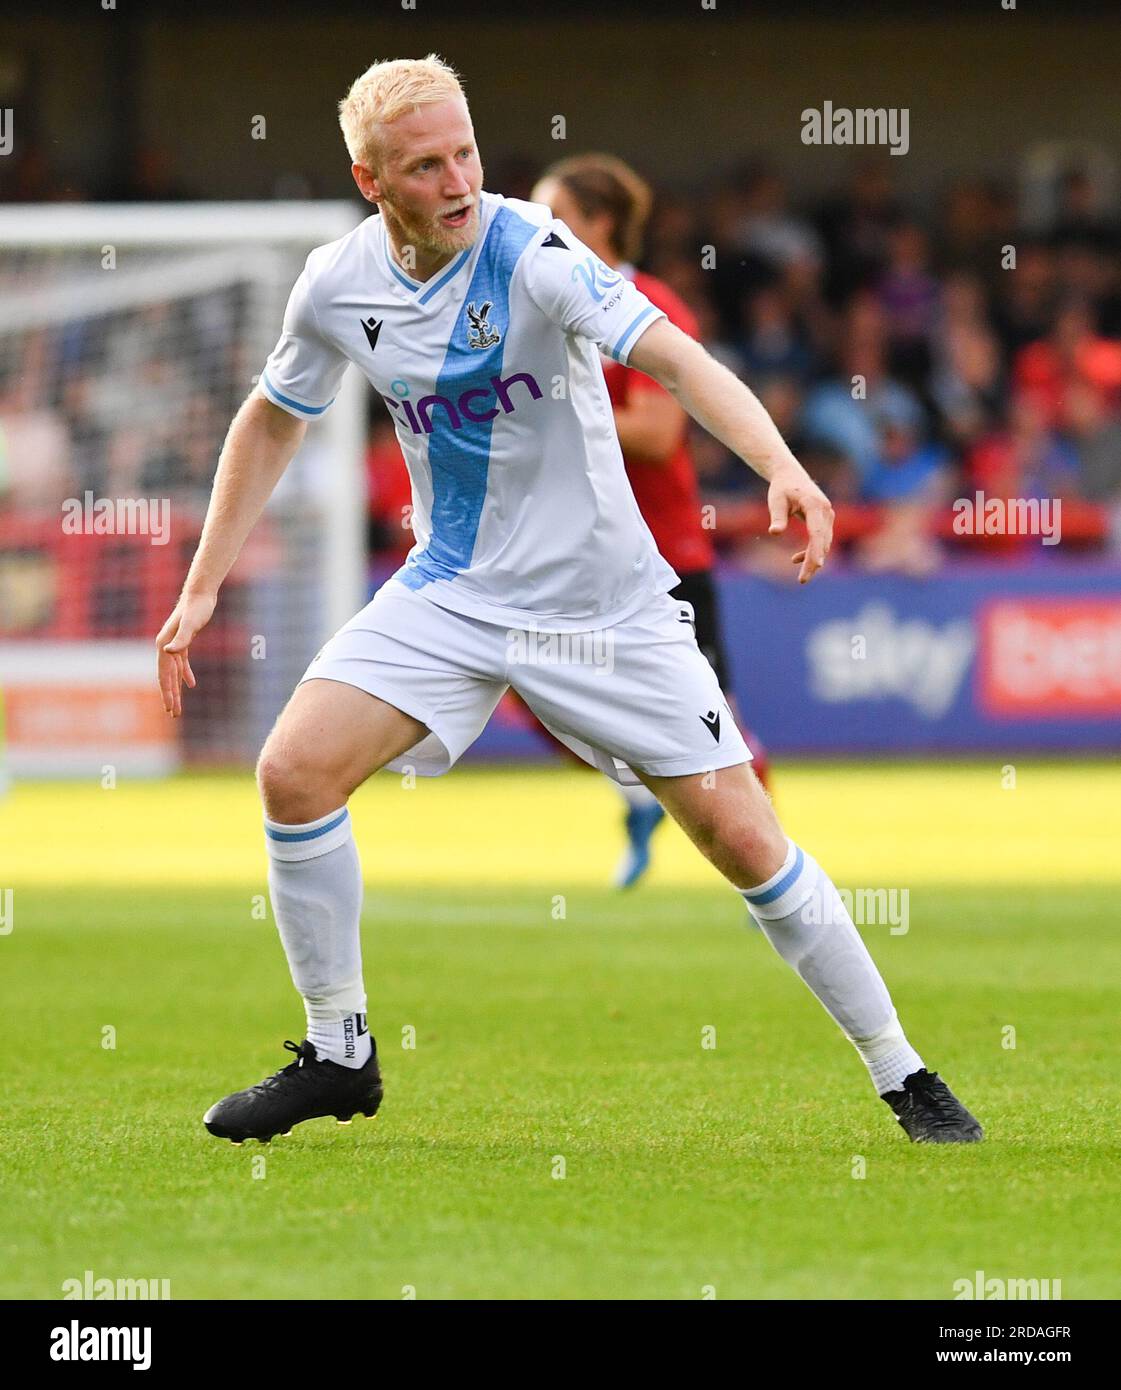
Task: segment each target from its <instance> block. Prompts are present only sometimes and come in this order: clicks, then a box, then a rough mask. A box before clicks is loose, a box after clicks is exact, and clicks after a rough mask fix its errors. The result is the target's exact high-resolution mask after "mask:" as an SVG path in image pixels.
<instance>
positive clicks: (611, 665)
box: [506, 627, 615, 676]
mask: <svg viewBox="0 0 1121 1390" xmlns="http://www.w3.org/2000/svg"><path fill="white" fill-rule="evenodd" d="M506 659H507V662H508V663H509V665H511V666H590V667H591V668H592V670H593V671H594V673H595V674H596V675H597V676H609V675H610V674H611V673H612V671H614V669H615V634H614V632H612V630H611V629H610V628H599V629H598V630H596V631H594V632H539V631H538V630H537V629H536V628H535V627H531V628H511V629H510V630H509V631H508V632H507V633H506Z"/></svg>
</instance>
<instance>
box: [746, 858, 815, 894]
mask: <svg viewBox="0 0 1121 1390" xmlns="http://www.w3.org/2000/svg"><path fill="white" fill-rule="evenodd" d="M794 850H795V854H794V863H793V864H792V865H791V866H790V869H789V871H788V872H787V873H785V874H783V876H782V877H781V878H780V879H779V881H778V882H777V883H776V884H775V886H774V887H773V888H768V889H766V890H765V891H764V892H762V893H760V892H758V891H757V890H755V889H745V890H744V897H745V898H746V899H747V900H748V902H749V903H758V904H759V905H760V906H762V904H763V903H773V902H774V900H775V899H776V898H781V897H782V895H783V894H784V893H785V892H786V891H787V890H788V889H790V888H792V887H793V886H794V884H795V882H796V881H797V878H798V875H799V874H800V873H801V872H802V865H803V863H804V862H805V860H804V857H803V855H802V851H801V850H800V849H799V848H798V846H797V845H795V846H794Z"/></svg>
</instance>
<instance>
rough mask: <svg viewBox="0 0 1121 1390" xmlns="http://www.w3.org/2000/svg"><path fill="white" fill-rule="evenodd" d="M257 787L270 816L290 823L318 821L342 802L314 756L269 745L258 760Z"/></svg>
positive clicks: (271, 818)
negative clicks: (309, 756)
mask: <svg viewBox="0 0 1121 1390" xmlns="http://www.w3.org/2000/svg"><path fill="white" fill-rule="evenodd" d="M257 787H258V790H259V791H260V794H261V801H262V803H263V805H264V808H265V814H266V815H267V816H268V817H269V819H270V820H275V821H282V822H284V823H285V824H289V825H302V824H304V823H306V822H307V821H311V820H317V819H318V818H319V817H320V816H324V815H326V814H327V812H328V811H333V810H334V809H335V807H336V806H337V805H338V804H339V797H340V793H339V792H338V790H337V789H336V788H335V787H333V786H332V785H331V784H330V782H329V780H328V779H327V778H326V777H325V776H324V775H323V772H322V769H321V768H319V767H317V766H315V764H314V763H313V762H312V760H311V759H308V758H305V757H301V756H300V755H299V754H297V753H294V752H292V751H291V750H288V749H279V748H272V747H270V746H269V745H268V744H266V745H265V747H264V749H263V750H262V752H261V756H260V758H259V759H258V761H257ZM342 799H343V800H345V797H343V798H342ZM328 803H331V804H328Z"/></svg>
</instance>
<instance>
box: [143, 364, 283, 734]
mask: <svg viewBox="0 0 1121 1390" xmlns="http://www.w3.org/2000/svg"><path fill="white" fill-rule="evenodd" d="M306 430H307V424H306V423H305V422H304V421H303V420H298V419H296V418H295V416H293V415H289V414H288V412H287V411H285V410H281V409H280V407H279V406H276V405H273V403H272V402H271V401H269V400H266V399H265V397H264V396H262V395H261V394H260V392H258V391H256V390H254V391H253V392H252V393H251V394H250V395H249V397H248V398H247V399H246V401H245V402H244V404H243V405H242V407H241V409H240V410H239V411H238V413H237V414H236V415H235V416H234V419H233V423H232V424H231V425H230V429H229V433H228V434H227V435H226V442H225V444H224V445H223V446H222V453H221V455H220V457H219V459H218V468H217V470H216V472H215V474H214V486H213V488H212V490H211V494H210V504H209V506H208V507H207V509H206V521H205V522H204V523H203V528H202V536H201V537H200V539H199V544H198V549H197V550H196V551H195V558H194V559H193V560H192V561H191V567H190V569H189V570H188V572H187V578H186V581H185V582H184V584H183V589H182V592H181V593H180V596H179V602H178V603H177V604H176V605H175V608H174V610H173V611H172V614H171V616H170V617H169V618H168V620H167V622H166V623H164V625H163V627H162V628H160V631H159V636H158V637H157V638H156V664H157V669H158V675H159V684H160V695H161V696H162V698H163V707H164V710H165V712H166V713H167V714H170V715H171V716H172V718H178V716H179V715H180V714H182V712H183V706H182V688H183V683H184V682H186V683H187V685H189V686H190V687H191V688H192V689H193V688H194V685H195V674H194V672H193V671H192V670H191V662H190V652H189V649H190V645H191V642H192V641H193V640H194V637H195V635H196V634H197V633H198V632H200V631H201V630H202V629H203V628H204V627H205V626H206V624H207V623H208V622H209V621H210V618H211V615H212V614H213V612H214V606H215V604H216V603H217V602H218V590H219V588H220V587H221V585H222V583H223V581H224V580H225V578H226V575H227V574H229V572H230V569H231V568H232V566H233V563H234V561H235V560H236V559H237V557H238V553H239V552H240V550H241V547H242V546H243V545H244V544H245V538H246V536H248V535H249V532H250V531H251V530H252V529H253V526H254V524H255V523H256V521H257V518H258V517H259V516H260V515H261V512H262V511H263V510H264V506H265V503H266V502H267V501H268V500H269V497H270V496H271V494H272V490H273V488H274V487H276V485H277V483H278V482H279V480H280V477H281V474H283V472H284V470H285V469H286V468H287V467H288V464H289V463H290V462H291V460H292V456H293V455H294V454H295V452H296V450H297V449H298V448H299V445H300V441H301V440H302V439H303V437H304V433H305V432H306Z"/></svg>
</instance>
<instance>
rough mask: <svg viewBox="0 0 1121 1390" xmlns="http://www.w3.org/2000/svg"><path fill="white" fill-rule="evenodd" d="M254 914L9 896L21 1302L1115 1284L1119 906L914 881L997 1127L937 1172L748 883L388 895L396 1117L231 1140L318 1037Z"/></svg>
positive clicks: (373, 915) (923, 960) (383, 1002)
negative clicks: (207, 1118) (216, 1127)
mask: <svg viewBox="0 0 1121 1390" xmlns="http://www.w3.org/2000/svg"><path fill="white" fill-rule="evenodd" d="M257 891H259V885H254V884H249V883H247V884H246V885H245V887H244V890H240V889H231V888H222V889H220V890H217V889H206V888H202V887H200V888H198V889H197V890H195V891H190V892H186V893H184V892H182V891H180V890H176V891H175V892H173V893H164V894H159V893H155V892H151V891H149V890H144V891H143V892H132V893H125V892H119V891H113V890H109V889H106V890H99V891H96V892H94V891H89V892H83V893H76V892H74V891H73V890H70V891H65V892H63V891H52V890H50V889H47V888H36V889H32V888H28V889H24V890H21V891H20V895H19V899H18V904H17V927H16V930H15V931H13V932H12V934H11V935H10V936H7V937H5V938H3V939H2V940H0V954H2V960H3V969H4V981H5V994H4V998H5V1016H6V1022H7V1024H8V1029H7V1047H6V1056H5V1068H4V1070H5V1087H4V1090H5V1095H4V1104H3V1165H2V1169H3V1176H2V1196H0V1200H2V1206H3V1213H4V1214H3V1221H2V1226H0V1230H2V1235H0V1239H2V1249H3V1259H2V1260H0V1294H2V1295H3V1296H6V1297H13V1296H17V1297H19V1296H22V1297H31V1298H48V1299H53V1298H58V1297H59V1296H60V1292H61V1285H62V1281H63V1280H65V1279H68V1278H81V1277H82V1275H83V1272H84V1271H85V1270H87V1269H89V1270H92V1271H93V1272H94V1275H95V1276H96V1277H111V1278H116V1277H128V1278H144V1277H146V1278H166V1279H170V1281H171V1291H172V1296H173V1297H175V1298H209V1297H218V1298H241V1297H277V1298H282V1297H296V1298H319V1297H339V1296H350V1297H368V1298H395V1299H396V1298H401V1297H402V1296H403V1290H404V1289H405V1288H406V1287H412V1288H414V1289H415V1290H416V1296H417V1297H420V1298H441V1297H456V1298H476V1297H477V1298H557V1297H579V1298H635V1297H644V1298H686V1299H690V1298H691V1299H696V1298H700V1297H702V1291H703V1290H704V1289H705V1288H706V1286H714V1287H715V1290H716V1296H717V1297H718V1298H737V1297H741V1298H742V1297H749V1298H870V1297H879V1298H936V1299H944V1298H949V1297H951V1296H952V1289H953V1283H954V1281H955V1280H956V1279H961V1278H969V1279H972V1277H973V1274H974V1271H975V1270H977V1269H982V1270H984V1271H985V1274H986V1276H987V1277H990V1278H991V1277H994V1276H995V1277H1002V1278H1040V1279H1043V1278H1050V1279H1061V1280H1062V1292H1063V1297H1064V1298H1067V1299H1070V1298H1078V1297H1089V1298H1116V1297H1118V1296H1121V1272H1119V1270H1121V1260H1119V1258H1118V1256H1119V1253H1121V1250H1119V1246H1121V1242H1119V1240H1118V1212H1119V1211H1121V1166H1119V1164H1118V1158H1119V1151H1118V1140H1117V1129H1118V1119H1119V1106H1118V1097H1117V1090H1116V1085H1115V1080H1114V1078H1115V1074H1116V1040H1117V1020H1118V1018H1119V1016H1121V1007H1119V1004H1121V999H1119V991H1121V986H1119V983H1118V982H1119V980H1121V970H1119V968H1118V967H1119V965H1121V948H1119V945H1118V938H1117V932H1116V901H1115V890H1113V889H1110V888H1098V889H1094V890H1077V889H1075V890H1071V889H1063V890H1062V891H1055V892H1048V891H1042V890H1040V889H1039V888H1038V887H1033V888H1031V889H1030V891H1029V890H1025V891H1024V892H1022V893H1016V892H1013V891H1010V890H1009V889H1008V888H1007V887H1003V886H1002V887H1000V888H994V889H992V890H984V889H976V888H973V889H970V890H968V891H965V890H954V889H936V888H924V889H922V890H921V891H918V890H917V891H916V892H914V893H913V894H912V900H911V929H910V931H909V933H908V934H906V935H902V936H895V937H893V936H891V935H889V934H888V932H887V931H886V929H876V928H869V929H867V931H866V937H867V939H868V940H869V944H870V946H871V948H872V950H873V953H874V954H875V956H876V958H877V960H878V961H879V963H880V965H881V967H882V968H883V970H884V973H885V975H886V976H887V978H888V981H889V984H890V985H891V987H892V989H893V992H894V994H895V996H896V1000H897V1003H898V1005H899V1008H900V1012H901V1015H902V1017H903V1020H904V1023H905V1024H906V1026H907V1028H908V1031H909V1033H910V1034H911V1036H912V1037H913V1039H914V1041H915V1042H916V1043H917V1044H918V1045H919V1046H920V1047H921V1048H922V1049H923V1050H924V1052H925V1054H926V1057H927V1060H928V1062H929V1063H930V1064H931V1065H934V1066H937V1067H939V1068H940V1069H941V1070H942V1071H943V1072H944V1074H945V1075H946V1076H947V1078H948V1079H949V1080H950V1082H951V1084H952V1085H953V1086H954V1087H955V1089H957V1090H958V1092H959V1093H960V1094H961V1095H962V1096H963V1098H964V1099H966V1101H967V1102H968V1103H969V1105H970V1106H971V1107H972V1108H973V1109H974V1110H975V1111H976V1113H977V1114H978V1116H979V1117H980V1118H981V1119H982V1120H983V1122H984V1123H985V1125H986V1128H987V1131H988V1139H987V1142H986V1143H984V1144H982V1145H978V1146H974V1147H963V1148H958V1147H951V1148H945V1149H942V1148H922V1147H916V1146H913V1145H910V1144H908V1143H907V1141H906V1139H905V1137H904V1136H903V1133H902V1131H901V1130H899V1129H898V1127H897V1126H896V1125H895V1123H894V1120H893V1119H892V1117H891V1116H890V1114H889V1112H888V1110H887V1108H886V1107H885V1106H884V1105H882V1103H880V1102H879V1101H878V1100H877V1099H876V1098H875V1096H874V1094H873V1092H872V1090H871V1087H870V1086H869V1084H868V1081H867V1079H866V1076H865V1074H864V1071H863V1068H862V1067H861V1065H860V1063H859V1061H858V1059H857V1058H856V1056H855V1053H853V1051H852V1050H851V1048H850V1047H849V1045H848V1044H847V1043H845V1042H844V1041H843V1040H841V1039H840V1038H839V1037H838V1036H837V1035H836V1033H835V1030H834V1028H833V1025H832V1024H831V1022H830V1021H829V1019H828V1018H827V1017H826V1015H825V1014H824V1013H823V1011H822V1010H821V1009H820V1007H819V1006H818V1005H817V1004H816V1002H815V1001H814V1000H813V999H812V998H811V997H810V995H809V994H808V993H807V992H806V991H805V989H804V987H803V986H802V985H801V983H800V982H799V981H798V980H797V979H796V978H795V977H794V976H793V975H792V974H791V973H790V972H789V971H788V970H787V968H786V967H785V966H784V965H783V964H782V963H781V962H780V961H779V960H778V958H777V957H775V956H774V955H773V954H772V952H771V950H770V948H769V946H768V945H767V943H766V942H765V940H764V939H763V938H762V937H761V936H760V935H759V934H758V933H755V932H752V931H749V930H748V929H747V928H745V926H744V925H743V923H744V917H743V914H742V913H741V910H740V904H739V902H738V900H737V899H736V898H735V897H734V895H732V894H729V893H724V892H719V891H711V890H708V889H688V890H672V889H661V890H657V889H649V890H645V891H642V892H639V893H636V894H633V895H630V896H625V897H620V896H616V895H612V894H609V893H607V892H602V893H597V892H592V891H589V890H586V889H581V890H579V891H575V892H572V893H571V894H569V895H568V897H567V901H566V903H565V910H566V915H565V918H564V920H563V921H558V920H555V919H554V917H553V899H552V893H553V892H554V891H556V890H555V888H549V889H546V888H544V887H543V888H542V889H541V890H540V892H536V891H533V890H531V889H526V888H524V887H521V886H519V887H518V888H517V890H516V891H503V890H501V889H494V890H486V891H484V890H481V889H473V890H471V891H468V892H452V891H450V890H449V889H448V888H447V887H446V886H445V887H438V888H435V889H432V890H431V891H427V890H425V891H418V892H416V893H413V894H407V893H404V892H402V891H400V890H396V889H395V890H393V891H392V892H390V893H378V892H376V890H375V889H374V888H373V887H371V888H370V889H368V893H367V903H366V912H365V918H364V946H365V951H366V958H367V976H368V983H369V987H370V996H371V1002H370V1018H371V1024H372V1026H373V1028H374V1030H375V1032H376V1034H377V1036H378V1040H379V1050H380V1052H381V1054H382V1057H383V1070H384V1073H385V1080H386V1099H385V1102H384V1104H383V1107H382V1111H381V1113H380V1115H379V1116H378V1117H377V1119H376V1120H374V1121H371V1122H368V1121H355V1123H354V1125H353V1126H351V1127H350V1128H338V1127H337V1126H336V1125H335V1123H334V1122H333V1121H317V1122H315V1123H313V1124H309V1125H305V1126H303V1127H301V1128H299V1129H297V1130H296V1131H295V1133H294V1134H293V1135H292V1136H291V1137H290V1138H288V1139H280V1140H277V1141H276V1142H275V1143H274V1144H273V1145H272V1146H271V1147H270V1148H260V1147H259V1146H258V1145H256V1144H253V1143H248V1144H246V1145H245V1146H244V1147H241V1148H234V1147H232V1146H230V1145H229V1144H226V1143H220V1142H218V1141H216V1140H214V1139H212V1138H210V1137H209V1136H208V1135H207V1134H206V1132H205V1130H204V1129H203V1127H202V1125H201V1123H200V1117H201V1115H202V1112H203V1111H204V1110H205V1108H206V1107H207V1105H208V1104H210V1103H211V1102H212V1101H213V1100H215V1099H217V1098H218V1097H220V1096H221V1095H223V1094H224V1093H225V1092H227V1091H228V1090H231V1089H235V1088H237V1087H240V1086H243V1085H246V1084H248V1083H249V1082H252V1081H254V1080H257V1079H259V1077H260V1076H262V1075H264V1074H265V1073H266V1072H268V1071H271V1070H273V1069H274V1068H275V1067H276V1066H279V1065H281V1064H282V1063H283V1062H285V1061H287V1060H289V1058H288V1056H287V1054H285V1053H283V1052H282V1051H281V1050H280V1047H279V1044H280V1041H281V1040H282V1039H283V1038H284V1037H294V1038H296V1039H298V1038H299V1037H301V1036H302V1030H301V1022H300V1017H301V1016H300V1013H299V1010H298V1007H297V1001H296V1000H295V997H294V995H293V994H292V992H291V987H290V984H289V981H288V978H287V972H286V968H285V965H284V961H283V957H282V954H281V951H280V948H279V945H278V943H277V941H276V939H275V932H274V928H273V925H272V923H271V921H255V920H253V919H252V917H251V914H250V899H251V896H252V894H253V893H254V892H257ZM706 1025H712V1026H715V1029H716V1042H717V1045H716V1048H715V1050H705V1049H703V1048H702V1046H701V1038H702V1029H703V1028H704V1027H705V1026H706ZM1009 1025H1010V1026H1012V1027H1013V1028H1015V1030H1016V1043H1017V1045H1016V1047H1015V1049H1014V1050H1013V1049H1008V1048H1006V1047H1004V1046H1002V1038H1003V1037H1004V1036H1005V1035H1004V1034H1003V1033H1002V1030H1003V1029H1005V1028H1006V1026H1009ZM106 1026H111V1027H112V1028H114V1029H115V1030H116V1047H115V1049H113V1050H107V1049H105V1048H103V1046H102V1030H103V1028H105V1027H106ZM408 1026H412V1027H413V1028H415V1030H416V1037H417V1046H416V1049H415V1050H404V1049H403V1048H402V1046H401V1038H402V1030H403V1029H404V1028H406V1027H408ZM261 1155H264V1156H265V1159H266V1175H265V1176H264V1177H263V1178H255V1177H254V1176H253V1171H254V1161H255V1160H257V1159H258V1158H259V1157H260V1156H261ZM558 1155H559V1156H562V1157H563V1159H564V1162H565V1165H566V1175H565V1176H564V1177H563V1179H558V1178H557V1177H555V1176H553V1172H554V1162H555V1158H556V1156H558ZM856 1156H862V1157H863V1159H864V1161H865V1163H866V1176H865V1177H864V1178H862V1179H857V1178H854V1177H853V1176H852V1174H853V1168H854V1159H855V1158H856Z"/></svg>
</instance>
